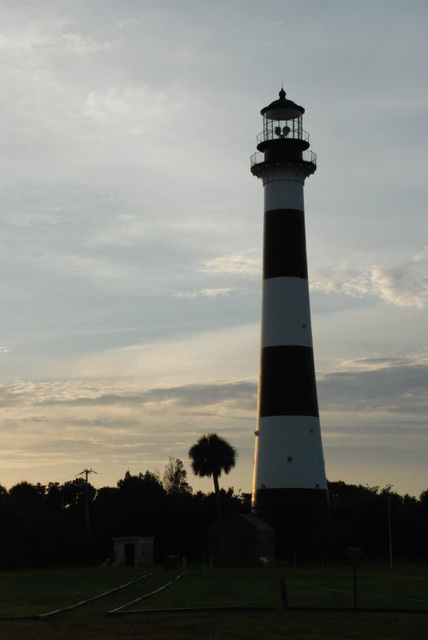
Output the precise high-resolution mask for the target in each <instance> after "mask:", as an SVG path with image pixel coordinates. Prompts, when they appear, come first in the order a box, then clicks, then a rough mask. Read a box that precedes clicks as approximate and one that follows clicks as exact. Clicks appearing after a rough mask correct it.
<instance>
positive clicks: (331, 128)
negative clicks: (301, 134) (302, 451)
mask: <svg viewBox="0 0 428 640" xmlns="http://www.w3.org/2000/svg"><path fill="white" fill-rule="evenodd" d="M0 17H1V20H0V25H1V27H0V67H1V73H0V77H1V83H0V92H1V99H0V127H1V132H0V136H1V137H0V140H1V151H0V199H1V206H0V215H1V219H2V220H1V226H0V239H1V250H0V261H1V266H0V292H1V297H2V305H1V312H0V382H1V386H0V484H2V485H4V486H6V487H10V486H12V485H13V484H15V483H17V482H20V481H22V480H27V481H29V482H41V483H47V482H50V481H51V482H61V483H62V482H65V481H67V480H72V479H73V478H74V477H76V475H77V474H78V473H80V472H81V471H82V470H83V469H84V468H92V469H94V470H95V471H96V472H97V474H98V475H95V474H94V475H92V476H91V480H92V482H93V484H94V485H95V486H96V487H101V486H106V485H107V486H114V485H115V484H116V482H117V481H118V479H120V478H122V477H123V476H124V474H125V473H126V471H128V470H129V471H130V472H131V473H139V472H144V471H145V470H146V469H149V470H150V471H154V470H157V471H159V473H160V475H161V477H162V475H163V471H164V468H165V465H166V463H167V462H168V459H169V457H170V456H173V457H176V458H180V459H181V460H182V461H183V462H184V464H185V466H186V468H187V470H188V473H189V481H190V483H191V484H192V486H193V487H194V488H195V489H203V490H204V491H205V490H209V489H210V488H211V481H210V480H208V479H207V480H199V479H197V478H195V477H194V476H193V474H192V473H191V470H190V463H189V459H188V450H189V447H190V446H191V445H192V444H194V443H195V442H196V440H197V439H198V438H199V437H200V436H201V435H203V434H205V433H211V432H216V433H218V434H219V435H221V436H222V437H224V438H226V439H227V440H228V441H229V442H230V443H231V444H233V445H234V446H235V447H236V449H237V451H238V459H237V464H236V467H235V469H234V470H233V471H232V472H231V473H230V474H229V476H227V477H224V478H222V479H221V482H222V484H223V486H224V487H228V486H233V487H234V489H235V491H238V490H241V491H243V492H247V491H249V490H250V487H251V477H252V463H253V447H254V430H255V427H256V402H257V379H258V360H259V348H260V315H261V251H262V225H263V187H262V184H261V182H260V181H258V180H257V178H255V177H253V176H252V175H251V173H250V161H249V158H250V155H251V154H252V153H254V151H255V145H256V136H257V134H258V133H259V132H260V131H261V129H262V118H261V116H260V109H261V108H263V107H264V106H266V105H267V104H269V103H270V102H271V101H272V100H274V99H276V97H277V94H278V91H279V90H280V88H281V84H282V83H283V84H284V88H285V90H286V91H287V97H288V98H290V99H291V100H294V101H295V102H297V103H298V104H301V105H303V106H304V107H305V109H306V112H305V116H304V128H305V129H306V130H307V131H309V133H310V140H311V148H312V149H313V150H314V151H315V152H316V153H317V154H318V169H317V171H316V173H315V175H314V176H312V177H310V178H309V179H308V180H307V181H306V185H305V208H306V226H307V250H308V261H309V279H310V287H311V309H312V328H313V338H314V352H315V360H316V370H317V381H318V395H319V404H320V414H321V427H322V435H323V445H324V453H325V461H326V471H327V477H328V479H329V480H331V481H337V480H343V481H345V482H349V483H358V484H363V485H370V486H380V487H384V486H387V485H392V486H393V488H394V490H396V491H398V492H399V493H410V494H411V495H415V496H419V494H420V493H421V492H422V491H423V490H425V489H426V488H427V487H428V473H427V464H426V461H427V459H428V446H427V445H428V431H427V408H428V406H427V405H428V402H427V394H426V389H427V379H428V375H427V371H428V367H427V365H428V350H427V339H426V335H427V332H426V326H428V325H427V304H428V277H427V264H428V240H427V217H426V208H427V202H428V193H427V191H428V181H427V179H426V166H427V147H428V139H427V137H428V136H427V131H428V127H427V107H428V83H427V75H428V74H427V68H428V67H427V53H428V41H427V38H426V33H427V27H428V5H427V3H426V2H425V1H422V0H421V1H419V0H412V1H411V2H410V3H409V2H404V0H402V1H396V0H370V1H368V0H360V2H358V3H355V2H351V1H343V0H341V1H339V0H304V1H302V2H298V3H296V2H294V1H288V0H281V1H276V0H265V2H263V3H258V2H257V3H256V2H254V1H252V0H227V2H226V1H225V0H217V1H216V2H212V1H209V0H199V1H198V0H159V1H158V2H147V1H145V0H138V1H137V0H121V1H120V2H117V1H113V0H20V2H16V1H14V0H0Z"/></svg>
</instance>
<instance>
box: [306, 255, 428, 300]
mask: <svg viewBox="0 0 428 640" xmlns="http://www.w3.org/2000/svg"><path fill="white" fill-rule="evenodd" d="M427 266H428V260H427V250H426V249H425V250H424V251H423V252H421V253H419V254H417V255H415V256H414V257H413V258H412V259H411V260H410V261H408V262H407V263H405V264H403V265H400V266H397V267H391V268H386V267H383V266H380V265H374V264H373V265H368V266H363V267H350V266H347V265H345V266H343V267H331V268H329V269H327V268H323V269H318V270H317V269H315V271H314V272H313V273H311V276H310V286H311V290H312V291H320V292H322V293H326V294H332V293H336V294H339V293H340V294H345V295H349V296H355V297H363V296H368V295H371V296H376V297H378V298H380V299H381V300H383V301H384V302H386V303H388V304H392V305H395V306H398V307H414V308H416V309H423V308H425V307H426V306H427V303H428V276H427V275H426V273H427Z"/></svg>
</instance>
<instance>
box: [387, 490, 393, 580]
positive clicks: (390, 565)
mask: <svg viewBox="0 0 428 640" xmlns="http://www.w3.org/2000/svg"><path fill="white" fill-rule="evenodd" d="M388 538H389V568H390V569H392V567H393V562H392V526H391V496H390V495H388Z"/></svg>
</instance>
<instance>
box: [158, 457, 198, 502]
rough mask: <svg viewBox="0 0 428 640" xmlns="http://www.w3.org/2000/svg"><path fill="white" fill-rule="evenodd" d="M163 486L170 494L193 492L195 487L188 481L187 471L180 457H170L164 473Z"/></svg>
mask: <svg viewBox="0 0 428 640" xmlns="http://www.w3.org/2000/svg"><path fill="white" fill-rule="evenodd" d="M163 486H164V487H165V491H166V492H167V493H168V494H170V495H176V496H177V495H182V494H186V493H192V491H193V489H192V487H191V486H190V484H189V483H188V482H187V471H186V469H185V468H184V464H183V462H182V461H181V460H180V459H179V458H173V457H171V458H170V459H169V462H168V464H167V465H166V466H165V473H164V474H163Z"/></svg>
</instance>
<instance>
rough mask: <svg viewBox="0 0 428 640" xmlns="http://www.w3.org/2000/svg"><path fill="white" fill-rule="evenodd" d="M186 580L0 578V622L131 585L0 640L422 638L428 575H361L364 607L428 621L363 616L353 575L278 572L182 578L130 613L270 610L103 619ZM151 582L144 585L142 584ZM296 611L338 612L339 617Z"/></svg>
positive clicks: (196, 573)
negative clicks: (284, 599)
mask: <svg viewBox="0 0 428 640" xmlns="http://www.w3.org/2000/svg"><path fill="white" fill-rule="evenodd" d="M179 573H180V572H177V571H167V570H165V569H163V568H160V567H155V568H148V569H147V570H144V571H143V570H139V569H134V568H119V567H117V568H67V569H52V570H34V571H7V572H6V571H4V572H0V616H24V615H38V614H43V613H47V612H49V611H52V610H56V609H60V608H63V607H67V606H70V605H72V604H75V603H78V602H80V601H82V600H85V599H88V598H92V597H94V596H96V595H98V594H101V593H104V592H106V591H109V590H112V589H115V588H117V587H119V586H121V585H127V586H125V587H124V588H123V589H120V590H117V591H114V592H112V593H110V594H108V595H105V596H104V597H102V598H100V599H97V600H93V601H91V602H88V603H87V604H85V605H82V606H80V607H78V608H75V609H72V610H69V611H65V612H63V613H59V614H57V615H54V616H51V617H48V618H45V619H41V620H40V619H39V620H36V621H29V620H13V621H11V620H8V621H6V620H2V621H0V637H2V638H6V639H8V638H11V640H12V638H13V640H23V639H28V640H30V639H31V640H42V639H43V640H51V639H52V640H53V639H55V640H66V639H67V640H68V639H70V640H73V639H74V638H76V639H77V638H83V637H84V638H85V640H95V639H97V640H113V639H117V638H123V639H127V638H129V639H131V638H133V639H134V640H135V639H138V638H141V639H148V638H153V639H154V640H173V639H174V640H176V639H178V638H182V639H185V638H197V637H204V638H208V639H210V640H215V639H219V638H224V637H225V636H229V637H231V638H233V639H234V640H235V639H237V640H239V639H241V638H242V639H244V638H245V639H246V640H248V639H250V640H252V639H253V638H254V639H255V638H257V639H258V640H260V639H261V638H263V639H267V640H268V639H270V638H285V637H292V638H296V639H303V638H305V639H313V640H327V639H328V640H335V639H338V640H339V639H340V640H347V639H354V638H355V639H357V638H358V639H360V638H364V639H366V640H371V639H373V640H375V639H376V640H383V639H385V640H386V639H388V640H399V639H400V640H401V639H403V640H404V639H405V640H426V638H428V567H427V566H417V565H415V566H402V567H397V568H394V569H393V570H390V569H389V567H387V566H376V565H361V566H359V567H358V573H357V580H358V603H359V605H360V606H361V607H364V608H366V607H367V608H373V609H376V608H382V609H415V610H416V609H424V610H426V613H418V612H414V613H407V614H405V613H397V612H387V613H379V612H373V613H366V612H364V613H363V612H359V613H357V614H355V613H353V612H352V611H349V610H348V609H349V608H352V606H353V580H352V567H350V566H347V565H331V566H330V565H326V566H324V567H298V568H295V567H289V566H284V567H272V568H267V569H266V568H241V569H220V568H214V569H208V568H204V567H189V568H188V570H187V571H186V574H185V575H184V576H183V577H182V578H181V579H179V580H177V581H174V582H173V584H172V585H171V586H170V587H168V588H166V589H164V590H162V591H159V592H158V593H156V594H154V595H153V596H151V597H149V598H146V599H143V600H141V601H139V602H136V603H134V604H132V605H130V606H129V607H127V608H125V609H123V611H129V610H130V609H138V610H153V609H180V608H189V607H195V608H196V607H200V608H202V607H231V606H236V607H265V608H270V610H264V611H262V610H257V609H254V610H245V611H242V610H241V611H225V610H223V611H198V612H192V613H188V612H187V613H170V612H161V611H159V612H155V613H150V614H141V613H140V614H139V613H131V614H127V615H117V616H107V615H106V614H107V612H108V611H111V610H113V609H115V608H117V607H121V606H123V605H125V604H126V603H130V602H131V601H133V600H135V599H137V598H140V597H141V596H142V595H144V594H148V593H150V592H152V591H155V590H156V589H158V588H159V587H161V586H162V585H164V584H165V583H167V582H168V581H171V580H173V579H174V578H175V577H176V576H177V575H178V574H179ZM143 576H145V577H143ZM281 577H283V578H284V579H285V581H286V584H287V588H288V599H289V604H290V606H291V607H292V609H291V610H289V611H287V612H284V611H282V609H281V598H280V589H279V580H280V578H281ZM293 607H330V608H331V607H339V608H340V607H342V608H343V609H342V610H341V611H340V610H339V611H331V610H325V611H322V610H321V611H320V610H311V611H307V610H298V609H294V608H293Z"/></svg>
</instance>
